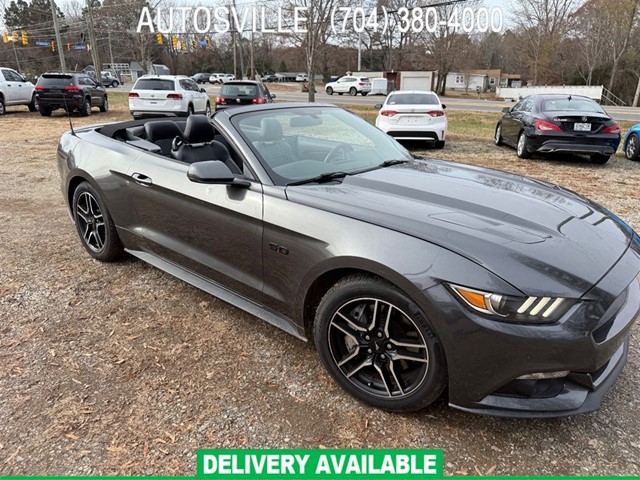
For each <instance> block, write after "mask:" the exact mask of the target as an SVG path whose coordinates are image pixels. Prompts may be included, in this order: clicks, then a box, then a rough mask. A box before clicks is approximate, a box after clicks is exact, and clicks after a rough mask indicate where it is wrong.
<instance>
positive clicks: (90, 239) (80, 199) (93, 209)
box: [72, 182, 124, 262]
mask: <svg viewBox="0 0 640 480" xmlns="http://www.w3.org/2000/svg"><path fill="white" fill-rule="evenodd" d="M72 212H73V219H74V220H75V222H76V230H77V231H78V235H79V237H80V241H81V242H82V245H83V246H84V248H85V249H86V250H87V252H89V255H91V256H92V257H93V258H95V259H96V260H100V261H101V262H112V261H114V260H116V259H117V258H119V257H120V256H121V255H122V254H123V252H124V250H123V248H122V243H121V242H120V238H119V237H118V232H117V231H116V227H115V225H114V223H113V220H111V216H110V215H109V212H108V211H107V208H106V206H105V205H104V202H103V201H102V198H101V197H100V194H99V193H98V192H97V191H96V189H95V188H93V187H92V186H91V184H89V183H88V182H82V183H81V184H80V185H78V188H76V191H75V192H73V200H72Z"/></svg>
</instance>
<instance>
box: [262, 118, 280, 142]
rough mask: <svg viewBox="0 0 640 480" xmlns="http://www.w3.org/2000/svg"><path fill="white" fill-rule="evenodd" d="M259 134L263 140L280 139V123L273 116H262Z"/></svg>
mask: <svg viewBox="0 0 640 480" xmlns="http://www.w3.org/2000/svg"><path fill="white" fill-rule="evenodd" d="M260 134H261V135H262V141H263V142H275V141H277V140H282V125H280V122H279V121H278V120H276V119H275V118H263V119H262V121H261V122H260Z"/></svg>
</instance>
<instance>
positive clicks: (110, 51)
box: [109, 29, 114, 69]
mask: <svg viewBox="0 0 640 480" xmlns="http://www.w3.org/2000/svg"><path fill="white" fill-rule="evenodd" d="M109 60H110V61H111V68H112V69H113V65H114V63H113V50H112V49H111V29H109Z"/></svg>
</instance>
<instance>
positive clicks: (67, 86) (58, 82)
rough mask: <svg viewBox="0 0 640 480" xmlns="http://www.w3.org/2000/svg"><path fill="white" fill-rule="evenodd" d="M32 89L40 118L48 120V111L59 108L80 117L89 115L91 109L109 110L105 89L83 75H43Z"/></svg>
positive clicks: (53, 73) (49, 114)
mask: <svg viewBox="0 0 640 480" xmlns="http://www.w3.org/2000/svg"><path fill="white" fill-rule="evenodd" d="M35 89H36V101H37V102H38V109H39V110H40V115H42V116H43V117H50V116H51V112H53V111H54V110H57V109H60V108H62V109H64V110H65V111H67V112H73V111H79V112H80V115H82V116H83V117H88V116H89V115H91V109H92V108H94V107H98V108H99V109H100V111H101V112H106V111H108V110H109V97H108V96H107V92H106V90H105V89H104V87H102V86H101V85H98V84H97V83H96V82H95V81H94V80H93V79H92V78H90V77H89V76H88V75H85V74H84V73H57V72H48V73H43V74H42V75H40V78H39V79H38V83H37V84H36V87H35Z"/></svg>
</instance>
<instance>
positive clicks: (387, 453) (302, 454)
mask: <svg viewBox="0 0 640 480" xmlns="http://www.w3.org/2000/svg"><path fill="white" fill-rule="evenodd" d="M442 458H443V456H442V450H395V449H394V450H240V449H238V450H199V451H198V465H197V469H198V476H199V477H210V478H233V479H234V480H266V479H269V480H273V479H276V478H277V479H300V480H304V479H322V480H337V479H348V480H352V479H363V480H364V479H380V480H383V479H397V478H404V479H406V478H410V477H412V476H414V477H423V478H424V477H434V478H437V477H441V476H442Z"/></svg>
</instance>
